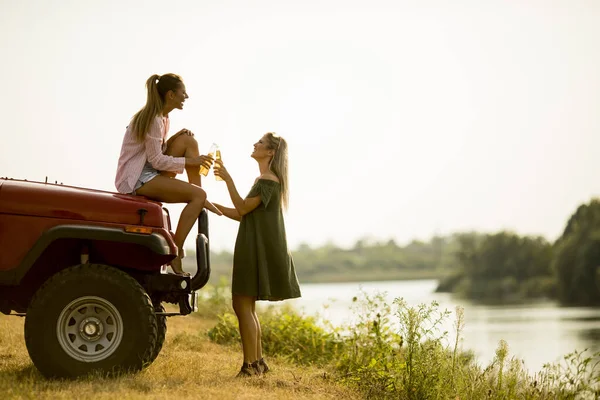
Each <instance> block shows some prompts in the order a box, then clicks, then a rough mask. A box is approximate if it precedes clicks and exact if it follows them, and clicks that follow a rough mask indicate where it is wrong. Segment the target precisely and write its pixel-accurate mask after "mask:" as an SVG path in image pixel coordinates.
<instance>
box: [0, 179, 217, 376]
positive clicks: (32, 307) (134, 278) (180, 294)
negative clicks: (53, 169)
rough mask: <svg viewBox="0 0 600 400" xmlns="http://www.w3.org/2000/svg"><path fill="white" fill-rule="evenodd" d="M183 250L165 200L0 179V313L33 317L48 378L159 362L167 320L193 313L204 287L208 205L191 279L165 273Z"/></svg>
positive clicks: (31, 326)
mask: <svg viewBox="0 0 600 400" xmlns="http://www.w3.org/2000/svg"><path fill="white" fill-rule="evenodd" d="M176 255H177V246H176V245H175V243H174V242H173V234H172V232H171V221H170V218H169V212H168V210H167V209H166V208H164V207H163V206H162V204H161V203H158V202H155V201H150V200H148V199H146V198H144V197H139V196H129V195H122V194H118V193H111V192H104V191H99V190H92V189H85V188H78V187H71V186H64V185H62V184H50V183H43V182H28V181H24V180H15V179H9V178H0V312H2V313H4V314H12V315H20V316H25V343H26V345H27V350H28V351H29V355H30V357H31V359H32V360H33V363H34V364H35V366H36V367H37V368H38V369H39V370H40V371H41V372H42V374H44V375H45V376H47V377H76V376H80V375H83V374H86V373H88V372H91V371H96V370H99V371H102V372H109V373H112V372H116V371H135V370H140V369H142V368H143V367H144V366H146V365H149V364H150V363H151V362H152V361H154V359H155V358H156V357H157V356H158V353H159V352H160V350H161V348H162V345H163V342H164V340H165V333H166V329H167V326H166V317H167V316H171V315H186V314H189V313H191V312H192V311H194V308H195V306H196V304H195V301H196V299H197V295H196V290H199V289H201V288H202V287H203V286H204V285H205V284H206V282H207V281H208V279H209V276H210V258H209V243H208V215H207V213H206V212H205V211H203V212H202V214H201V215H200V217H199V219H198V237H197V240H196V258H197V271H196V273H195V274H194V275H193V276H192V277H191V278H190V277H182V276H178V275H174V274H169V273H167V267H166V265H167V264H168V263H169V261H171V260H172V259H173V258H174V257H176ZM162 303H173V304H177V305H178V306H179V312H173V313H166V312H165V309H164V307H163V306H162Z"/></svg>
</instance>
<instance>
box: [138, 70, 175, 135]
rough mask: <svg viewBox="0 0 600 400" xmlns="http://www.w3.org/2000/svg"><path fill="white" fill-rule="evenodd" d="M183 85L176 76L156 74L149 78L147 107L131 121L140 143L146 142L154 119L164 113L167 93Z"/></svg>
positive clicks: (147, 82)
mask: <svg viewBox="0 0 600 400" xmlns="http://www.w3.org/2000/svg"><path fill="white" fill-rule="evenodd" d="M181 83H183V80H182V79H181V77H180V76H179V75H175V74H165V75H162V76H161V75H157V74H154V75H152V76H151V77H150V78H148V80H147V81H146V88H147V90H148V95H147V97H146V105H145V106H144V107H142V109H141V110H140V111H138V112H137V113H136V114H135V115H134V116H133V118H132V120H131V124H132V128H133V131H134V132H135V135H136V137H137V139H138V141H140V142H143V141H144V139H145V138H146V134H147V133H148V130H149V129H150V126H151V125H152V122H153V121H154V118H156V117H157V116H158V115H160V113H161V112H162V109H163V106H164V103H165V95H166V94H167V92H168V91H169V90H173V91H175V90H177V89H178V87H179V85H180V84H181Z"/></svg>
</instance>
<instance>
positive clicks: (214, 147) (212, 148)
mask: <svg viewBox="0 0 600 400" xmlns="http://www.w3.org/2000/svg"><path fill="white" fill-rule="evenodd" d="M218 148H219V146H217V144H216V143H213V144H212V146H210V149H209V150H208V156H209V157H211V158H215V151H216V150H217V149H218ZM208 170H209V168H206V167H205V166H204V165H201V166H200V174H201V175H204V176H207V175H208Z"/></svg>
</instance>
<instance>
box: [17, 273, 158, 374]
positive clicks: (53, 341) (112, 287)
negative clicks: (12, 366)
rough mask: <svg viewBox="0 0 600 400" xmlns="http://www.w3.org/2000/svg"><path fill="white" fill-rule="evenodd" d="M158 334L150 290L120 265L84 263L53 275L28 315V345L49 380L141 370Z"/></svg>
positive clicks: (26, 337)
mask: <svg viewBox="0 0 600 400" xmlns="http://www.w3.org/2000/svg"><path fill="white" fill-rule="evenodd" d="M156 337H157V325H156V317H155V315H154V308H153V306H152V302H151V300H150V298H149V297H148V294H147V293H146V292H145V290H144V289H143V288H142V286H141V285H140V284H139V283H138V282H137V281H136V280H135V279H133V278H132V277H131V276H129V275H127V274H126V273H125V272H123V271H120V270H118V269H116V268H113V267H109V266H105V265H96V264H84V265H78V266H75V267H71V268H67V269H65V270H63V271H61V272H59V273H57V274H56V275H54V276H53V277H52V278H50V279H49V280H48V281H47V282H46V283H45V284H44V285H43V286H42V287H41V288H40V289H39V290H38V291H37V293H36V294H35V296H34V298H33V300H32V301H31V304H30V305H29V309H28V310H27V316H26V318H25V344H26V345H27V351H28V352H29V356H30V357H31V360H32V361H33V363H34V365H35V366H36V367H37V368H38V369H39V370H40V372H41V373H42V374H43V375H44V376H46V377H49V378H74V377H78V376H82V375H86V374H88V373H90V372H92V371H99V372H101V373H107V374H111V373H120V372H133V371H139V370H141V369H142V368H143V367H144V366H146V365H148V364H149V362H148V361H149V360H150V357H151V355H152V351H153V350H154V347H155V344H156Z"/></svg>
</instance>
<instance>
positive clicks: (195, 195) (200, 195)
mask: <svg viewBox="0 0 600 400" xmlns="http://www.w3.org/2000/svg"><path fill="white" fill-rule="evenodd" d="M205 200H206V192H205V191H204V189H202V188H201V187H198V186H194V191H193V192H192V199H191V201H193V202H198V203H204V201H205Z"/></svg>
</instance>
